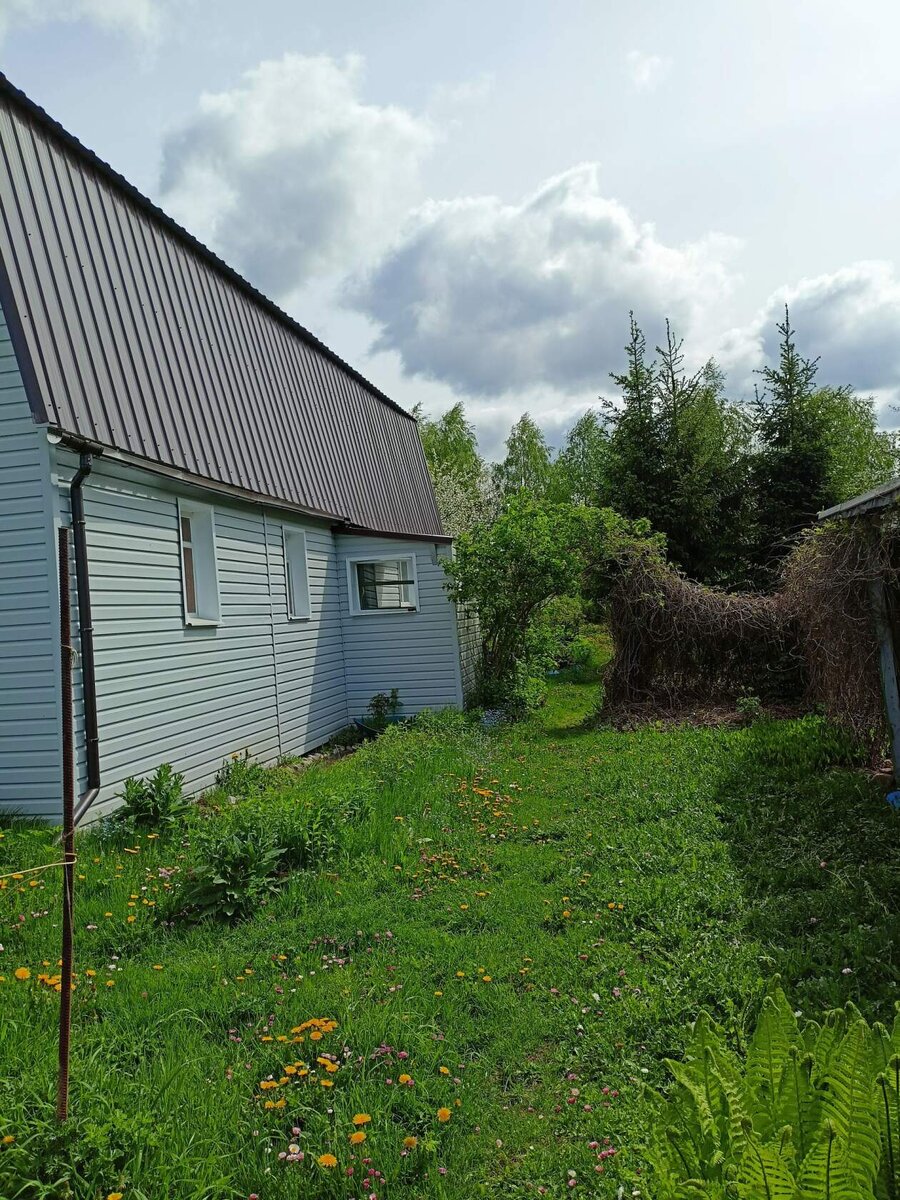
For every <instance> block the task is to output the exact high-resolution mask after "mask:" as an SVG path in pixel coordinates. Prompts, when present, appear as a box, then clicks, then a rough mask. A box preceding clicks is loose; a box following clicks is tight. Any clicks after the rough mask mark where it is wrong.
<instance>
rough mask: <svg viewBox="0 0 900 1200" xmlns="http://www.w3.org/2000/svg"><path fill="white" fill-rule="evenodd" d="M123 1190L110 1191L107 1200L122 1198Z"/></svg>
mask: <svg viewBox="0 0 900 1200" xmlns="http://www.w3.org/2000/svg"><path fill="white" fill-rule="evenodd" d="M122 1195H123V1193H122V1192H110V1193H109V1195H108V1196H107V1197H106V1200H122Z"/></svg>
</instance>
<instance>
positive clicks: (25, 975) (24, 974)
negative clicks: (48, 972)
mask: <svg viewBox="0 0 900 1200" xmlns="http://www.w3.org/2000/svg"><path fill="white" fill-rule="evenodd" d="M13 975H15V977H16V979H30V978H31V972H30V971H29V970H28V968H27V967H16V969H15V971H13Z"/></svg>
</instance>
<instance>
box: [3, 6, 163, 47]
mask: <svg viewBox="0 0 900 1200" xmlns="http://www.w3.org/2000/svg"><path fill="white" fill-rule="evenodd" d="M162 9H163V5H162V3H161V0H2V2H0V37H2V36H3V35H4V34H6V33H7V32H8V31H9V30H11V29H14V28H16V27H23V26H28V25H45V24H48V23H50V22H53V21H88V22H91V23H92V24H94V25H96V26H98V27H99V28H100V29H103V30H107V31H110V32H113V33H127V34H130V35H132V36H134V37H137V38H143V39H152V38H154V37H156V36H157V34H158V33H159V30H160V22H161V20H162Z"/></svg>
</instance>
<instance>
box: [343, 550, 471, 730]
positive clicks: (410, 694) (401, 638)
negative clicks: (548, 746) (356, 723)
mask: <svg viewBox="0 0 900 1200" xmlns="http://www.w3.org/2000/svg"><path fill="white" fill-rule="evenodd" d="M337 543H338V555H339V558H340V561H341V572H340V574H341V588H340V595H341V613H342V619H343V626H344V662H345V671H346V680H347V706H348V709H349V711H350V715H351V716H352V717H359V716H362V714H363V713H364V712H365V710H366V706H367V704H368V703H369V701H370V700H371V699H372V697H373V696H374V695H375V693H376V692H389V691H390V690H391V689H392V688H397V690H398V691H399V693H400V699H401V700H402V702H403V711H404V713H405V714H407V715H408V714H410V713H416V712H420V711H421V710H422V709H423V708H447V707H449V706H454V707H460V706H461V705H462V682H461V678H460V661H459V640H458V637H457V629H456V611H455V608H454V606H453V604H452V603H451V602H450V599H449V597H448V596H447V592H446V588H445V584H446V579H447V576H446V574H445V572H444V568H443V567H442V565H441V560H442V558H443V556H445V555H446V554H448V553H449V550H448V548H447V547H446V546H440V547H437V546H435V545H433V544H431V543H430V542H418V541H417V542H403V541H394V540H387V539H385V538H374V537H351V536H340V535H339V536H338V537H337ZM410 554H412V555H414V556H415V560H416V577H417V580H418V591H419V608H418V611H417V612H405V611H400V612H366V613H360V614H353V613H351V611H350V603H349V588H348V582H347V561H348V559H354V558H366V557H371V558H379V557H386V558H389V557H391V556H398V555H410Z"/></svg>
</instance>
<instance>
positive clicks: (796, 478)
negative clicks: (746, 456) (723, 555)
mask: <svg viewBox="0 0 900 1200" xmlns="http://www.w3.org/2000/svg"><path fill="white" fill-rule="evenodd" d="M778 332H779V334H780V335H781V341H780V344H779V348H778V363H777V365H769V366H766V367H763V369H762V370H761V372H760V374H761V376H762V380H763V387H762V388H761V389H760V390H759V392H758V393H757V395H756V398H755V400H754V403H753V415H754V426H755V429H756V434H757V439H758V446H757V450H756V453H755V455H754V458H753V464H752V472H751V477H752V484H753V492H754V501H755V505H754V508H755V514H754V515H755V539H754V542H755V544H754V547H753V551H754V554H753V558H754V566H755V568H756V577H757V580H758V581H759V582H762V583H765V582H766V581H767V575H768V576H771V575H772V574H773V573H774V572H775V571H776V570H777V567H778V564H779V562H780V560H781V559H782V558H783V557H784V556H785V554H786V553H787V552H788V550H790V548H791V546H792V545H793V544H794V543H795V541H796V539H797V537H798V535H799V534H800V532H801V531H802V530H803V529H805V528H807V527H808V526H810V525H812V524H813V523H814V522H815V520H816V516H817V514H818V513H819V512H820V511H821V510H822V509H825V508H830V507H831V506H832V505H834V504H838V503H840V501H841V500H846V499H849V497H850V496H852V495H854V494H856V493H858V492H860V491H865V490H866V489H867V488H869V487H872V486H874V485H875V484H877V483H879V482H882V481H883V480H885V479H887V478H890V476H891V475H893V474H894V473H895V471H896V469H897V453H896V446H895V444H894V440H893V438H892V437H891V435H890V434H887V433H884V432H882V431H880V430H879V429H878V426H877V421H876V416H875V411H874V405H873V403H872V401H871V400H870V399H863V398H861V397H859V396H857V395H856V394H855V393H854V391H853V389H852V388H851V387H825V388H817V387H816V386H815V384H816V376H817V374H818V369H819V360H818V359H808V358H804V357H803V355H802V354H801V353H800V352H799V350H798V348H797V345H796V334H795V331H794V328H793V326H792V325H791V320H790V313H789V311H788V309H787V308H785V312H784V321H783V322H781V323H780V324H779V326H778Z"/></svg>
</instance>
